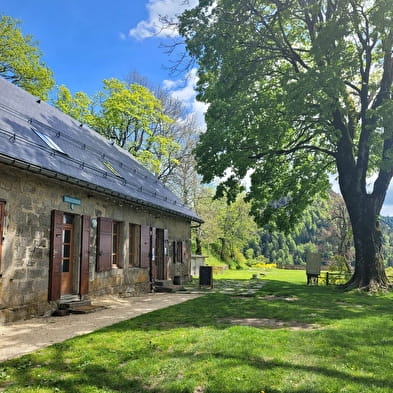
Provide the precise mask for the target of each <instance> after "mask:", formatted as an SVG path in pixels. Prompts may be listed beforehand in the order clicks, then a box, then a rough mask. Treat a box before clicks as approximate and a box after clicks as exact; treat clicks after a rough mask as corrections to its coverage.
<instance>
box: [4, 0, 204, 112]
mask: <svg viewBox="0 0 393 393" xmlns="http://www.w3.org/2000/svg"><path fill="white" fill-rule="evenodd" d="M195 3H197V1H196V0H192V1H189V4H190V6H192V5H195ZM184 9H185V6H184V0H114V1H112V2H107V1H102V0H63V1H58V0H37V1H32V0H2V2H1V6H0V13H1V14H3V15H8V16H11V17H13V18H15V19H19V20H20V21H21V23H22V24H21V27H22V31H23V33H24V34H31V35H32V36H33V38H34V39H35V40H36V41H37V42H38V46H39V48H40V49H41V51H42V53H43V57H42V59H43V60H44V62H45V63H46V64H47V66H48V67H49V68H50V69H51V70H52V71H53V72H54V78H55V81H56V83H57V84H58V85H62V84H64V85H66V86H67V87H68V88H69V89H70V90H71V91H72V92H73V93H75V92H76V91H83V92H85V93H87V94H88V95H92V94H94V93H96V92H97V91H98V90H99V89H100V88H101V86H102V80H103V79H106V78H110V77H116V78H119V79H125V78H126V77H127V75H129V74H130V73H131V72H137V73H138V74H140V75H142V76H144V77H146V78H148V80H149V82H151V83H152V84H153V85H154V86H158V85H161V86H164V87H167V88H168V89H169V90H170V91H171V92H172V94H173V95H175V96H176V97H178V98H180V99H181V100H183V101H184V103H185V104H186V105H188V106H189V109H190V110H191V111H197V112H198V111H203V110H204V106H203V105H202V104H199V103H196V102H195V93H194V91H193V85H194V83H195V70H193V71H191V72H190V74H189V75H188V78H187V75H178V74H177V75H173V74H171V73H170V72H169V70H168V69H167V68H168V67H169V66H170V65H171V58H170V57H169V56H168V55H167V54H166V53H165V49H164V48H162V43H164V42H168V40H169V39H170V38H171V37H172V38H173V37H174V36H176V31H173V30H172V31H168V30H162V26H160V20H159V17H160V15H167V16H169V17H171V18H174V17H176V15H178V14H179V13H181V12H182V11H183V10H184Z"/></svg>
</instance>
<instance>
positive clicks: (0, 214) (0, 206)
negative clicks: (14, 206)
mask: <svg viewBox="0 0 393 393" xmlns="http://www.w3.org/2000/svg"><path fill="white" fill-rule="evenodd" d="M4 210H5V202H4V201H0V269H1V255H2V245H3V225H4V216H5V212H4ZM0 271H1V270H0Z"/></svg>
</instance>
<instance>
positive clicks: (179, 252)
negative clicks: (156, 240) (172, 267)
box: [172, 240, 183, 263]
mask: <svg viewBox="0 0 393 393" xmlns="http://www.w3.org/2000/svg"><path fill="white" fill-rule="evenodd" d="M172 244H173V246H172V247H173V253H172V255H173V263H182V262H183V242H182V241H181V240H179V241H174V242H173V243H172Z"/></svg>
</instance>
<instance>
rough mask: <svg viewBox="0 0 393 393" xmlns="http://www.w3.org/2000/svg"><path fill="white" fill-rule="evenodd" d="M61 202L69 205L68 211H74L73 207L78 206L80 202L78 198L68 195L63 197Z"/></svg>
mask: <svg viewBox="0 0 393 393" xmlns="http://www.w3.org/2000/svg"><path fill="white" fill-rule="evenodd" d="M63 201H64V202H66V203H69V204H70V209H71V210H73V209H74V205H80V204H81V200H80V199H78V198H74V197H70V196H68V195H63Z"/></svg>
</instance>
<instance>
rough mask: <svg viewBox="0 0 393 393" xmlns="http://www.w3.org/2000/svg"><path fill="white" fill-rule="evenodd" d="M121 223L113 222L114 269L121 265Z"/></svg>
mask: <svg viewBox="0 0 393 393" xmlns="http://www.w3.org/2000/svg"><path fill="white" fill-rule="evenodd" d="M119 242H120V223H119V222H117V221H113V222H112V267H117V266H118V265H119V257H120V247H119Z"/></svg>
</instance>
